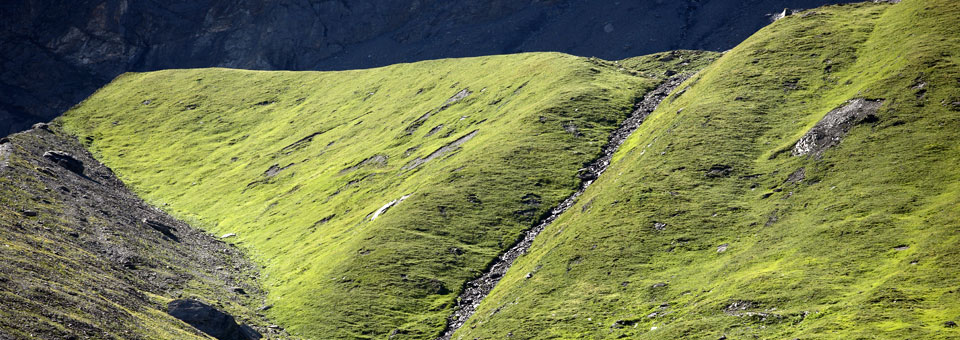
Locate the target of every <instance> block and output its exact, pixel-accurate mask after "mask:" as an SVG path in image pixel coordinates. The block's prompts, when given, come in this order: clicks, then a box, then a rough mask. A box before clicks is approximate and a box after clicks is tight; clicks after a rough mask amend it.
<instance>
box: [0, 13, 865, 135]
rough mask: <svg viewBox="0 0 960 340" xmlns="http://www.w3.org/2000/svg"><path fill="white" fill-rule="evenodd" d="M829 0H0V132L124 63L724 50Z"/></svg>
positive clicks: (346, 62)
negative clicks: (777, 19)
mask: <svg viewBox="0 0 960 340" xmlns="http://www.w3.org/2000/svg"><path fill="white" fill-rule="evenodd" d="M840 2H851V1H850V0H749V1H744V0H679V1H666V0H656V1H619V2H614V1H587V0H524V1H507V0H491V1H480V2H477V1H439V0H399V1H394V0H391V1H387V0H351V1H344V0H331V1H318V0H281V1H260V0H219V1H215V0H198V1H183V0H174V1H126V0H97V1H93V0H78V1H70V2H63V1H53V0H15V1H8V2H4V3H3V4H0V18H2V19H3V20H0V41H2V44H3V48H2V49H0V61H2V62H0V135H5V134H7V133H10V132H13V131H19V130H23V129H25V128H27V127H29V126H30V124H32V123H34V122H37V121H46V120H49V119H51V118H53V117H55V116H57V115H59V114H60V113H61V112H63V111H64V110H66V109H67V108H69V107H70V106H71V105H74V104H76V103H77V102H79V101H80V100H82V99H83V98H85V97H86V96H88V95H90V94H91V93H92V92H93V91H94V90H96V89H97V88H99V87H100V86H102V85H104V84H106V83H107V82H108V81H109V80H111V79H113V78H114V77H116V76H117V75H119V74H120V73H123V72H126V71H149V70H157V69H166V68H193V67H213V66H221V67H235V68H247V69H284V70H334V69H352V68H367V67H375V66H383V65H389V64H394V63H399V62H410V61H417V60H424V59H435V58H448V57H466V56H477V55H489V54H502V53H514V52H525V51H560V52H567V53H571V54H575V55H582V56H597V57H601V58H605V59H619V58H625V57H631V56H637V55H642V54H648V53H652V52H659V51H665V50H671V49H679V48H684V49H707V50H725V49H728V48H731V47H732V46H734V45H735V44H737V43H739V42H740V41H741V40H743V39H744V38H746V37H747V36H749V35H750V34H752V33H753V32H754V31H756V30H757V29H759V28H760V27H762V26H763V25H765V24H767V23H768V22H769V20H770V17H769V15H770V14H772V13H781V12H782V11H783V9H784V8H785V7H790V8H811V7H816V6H820V5H825V4H831V3H840Z"/></svg>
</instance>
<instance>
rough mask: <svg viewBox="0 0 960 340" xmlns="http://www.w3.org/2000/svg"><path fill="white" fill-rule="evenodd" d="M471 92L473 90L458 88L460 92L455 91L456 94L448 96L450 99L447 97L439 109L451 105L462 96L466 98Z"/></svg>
mask: <svg viewBox="0 0 960 340" xmlns="http://www.w3.org/2000/svg"><path fill="white" fill-rule="evenodd" d="M471 94H473V92H470V89H463V90H460V92H457V94H455V95H453V97H450V99H447V101H445V102H443V106H442V107H441V109H440V110H443V109H446V108H447V107H450V105H452V104H453V103H456V102H459V101H461V100H463V99H464V98H467V97H468V96H470V95H471Z"/></svg>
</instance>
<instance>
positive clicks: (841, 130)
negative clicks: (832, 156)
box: [793, 98, 883, 158]
mask: <svg viewBox="0 0 960 340" xmlns="http://www.w3.org/2000/svg"><path fill="white" fill-rule="evenodd" d="M881 105H883V101H882V100H866V99H863V98H858V99H854V100H851V101H849V102H847V103H846V104H844V105H843V106H841V107H839V108H837V109H835V110H833V111H830V112H829V113H827V115H826V116H824V117H823V119H821V120H820V121H819V122H817V124H816V125H814V126H813V128H811V129H810V131H807V133H806V134H804V135H803V137H801V138H800V141H798V142H797V144H796V145H794V146H793V155H794V156H804V155H813V156H814V157H816V158H820V157H821V156H823V152H824V151H826V150H827V149H829V148H831V147H833V146H834V145H837V144H839V143H840V140H841V139H843V136H844V135H846V134H847V132H848V131H850V129H852V128H853V127H854V126H856V125H858V124H861V123H864V122H870V121H876V120H877V110H879V109H880V106H881Z"/></svg>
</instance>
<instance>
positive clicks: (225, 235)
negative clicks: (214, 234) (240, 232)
mask: <svg viewBox="0 0 960 340" xmlns="http://www.w3.org/2000/svg"><path fill="white" fill-rule="evenodd" d="M234 236H237V234H235V233H227V234H223V236H220V238H221V239H224V238H231V237H234Z"/></svg>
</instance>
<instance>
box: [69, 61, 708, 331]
mask: <svg viewBox="0 0 960 340" xmlns="http://www.w3.org/2000/svg"><path fill="white" fill-rule="evenodd" d="M715 58H716V54H714V53H704V52H671V53H665V54H660V55H654V56H649V57H645V58H637V59H631V60H628V61H624V62H623V63H622V64H621V63H613V62H606V61H601V60H596V59H588V58H581V57H573V56H568V55H563V54H557V53H534V54H518V55H508V56H493V57H478V58H468V59H450V60H438V61H428V62H420V63H415V64H400V65H394V66H390V67H385V68H380V69H372V70H359V71H342V72H258V71H239V70H226V69H204V70H171V71H159V72H151V73H142V74H126V75H124V76H122V77H120V78H118V79H117V80H115V81H114V82H113V83H112V84H111V85H109V86H107V87H106V88H104V89H101V90H100V91H98V92H97V93H96V94H95V95H94V96H92V97H91V98H89V99H87V100H86V101H84V102H83V103H82V104H81V105H79V106H77V107H76V108H75V109H73V110H71V111H70V112H69V113H67V114H66V115H65V116H64V117H62V119H61V120H62V123H63V124H64V125H65V126H66V128H67V129H68V130H69V131H71V132H72V133H75V134H76V135H78V136H80V139H81V140H83V141H84V142H85V143H86V146H87V147H88V148H90V149H91V150H92V151H93V152H94V154H96V155H97V156H98V158H99V159H101V160H102V161H103V162H105V164H108V165H110V166H111V167H112V168H114V169H115V170H116V171H117V173H118V174H120V177H121V178H122V179H123V180H124V181H126V182H127V183H128V184H129V185H131V186H132V187H133V188H135V190H136V191H137V192H139V193H140V194H141V195H142V196H143V197H144V198H145V199H146V200H147V201H149V202H151V203H154V204H156V205H158V206H161V207H164V209H165V210H167V211H170V212H172V213H174V215H176V216H178V217H181V218H183V219H185V220H187V221H190V222H191V223H193V224H195V225H198V226H201V227H202V228H204V229H207V230H211V231H214V232H217V233H236V234H237V236H236V237H235V238H233V239H232V240H236V242H237V243H238V244H239V245H240V246H241V247H242V248H245V249H247V250H249V251H250V253H251V254H252V255H253V256H254V257H255V258H256V259H257V260H258V261H260V262H261V263H262V264H263V266H264V270H263V272H264V274H265V275H264V277H265V288H266V289H267V291H268V292H269V294H268V300H269V302H270V303H271V304H273V305H274V306H275V307H274V308H272V309H270V310H269V311H268V314H269V315H271V316H273V317H276V319H277V320H278V321H279V322H280V323H281V324H282V325H284V326H285V327H287V329H288V330H290V331H291V332H292V333H295V334H300V335H303V336H305V337H309V338H317V339H331V338H383V337H386V336H388V335H389V336H391V337H393V338H410V339H423V338H429V337H433V336H436V335H437V334H439V333H440V331H442V330H443V328H444V326H445V324H446V318H447V316H448V315H449V314H450V313H451V311H452V306H453V303H454V299H455V297H456V296H457V293H459V291H460V290H461V289H462V286H463V284H464V282H466V281H467V280H470V279H473V278H475V277H476V276H478V275H479V273H480V272H481V271H482V270H484V269H485V268H486V267H487V265H488V264H489V263H490V261H492V259H493V258H495V257H496V256H497V255H499V254H500V253H501V252H503V251H504V250H505V249H506V248H507V247H509V246H510V245H511V244H513V243H514V242H515V240H517V238H518V236H519V235H520V233H521V232H522V231H523V230H524V229H527V228H530V227H531V226H532V225H533V224H535V223H537V222H538V220H539V218H540V217H541V216H542V215H544V214H545V213H546V212H548V211H549V210H550V209H551V207H553V206H554V205H556V204H557V203H558V202H559V201H560V200H562V199H563V198H565V197H566V196H568V195H569V194H570V193H572V192H573V191H574V190H575V189H576V188H577V187H578V186H579V185H580V179H579V178H578V170H579V169H580V168H581V167H582V166H583V165H584V164H585V163H587V162H589V161H591V160H592V159H594V158H596V157H598V155H599V153H600V148H601V147H602V146H603V145H604V143H606V141H607V139H608V135H609V133H610V132H611V131H612V130H613V129H615V128H616V127H617V126H618V125H619V124H620V122H621V120H623V119H624V118H625V117H626V116H627V115H628V114H629V113H630V112H631V111H632V110H633V104H634V103H635V102H636V101H637V100H638V99H639V98H640V97H642V96H643V95H644V94H645V93H646V92H647V91H649V90H651V89H653V88H654V87H656V86H657V85H658V84H659V83H660V82H661V81H662V80H663V79H665V77H666V75H668V74H673V73H676V72H687V71H692V70H696V69H699V68H700V67H702V66H704V65H705V64H706V63H709V62H710V61H712V60H713V59H715ZM624 65H628V66H630V67H624ZM634 68H637V69H634Z"/></svg>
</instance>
